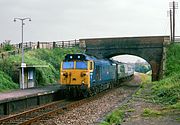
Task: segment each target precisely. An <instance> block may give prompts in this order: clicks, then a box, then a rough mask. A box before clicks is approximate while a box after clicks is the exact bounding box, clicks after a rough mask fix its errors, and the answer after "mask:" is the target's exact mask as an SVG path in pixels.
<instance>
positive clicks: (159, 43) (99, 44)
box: [80, 36, 170, 81]
mask: <svg viewBox="0 0 180 125" xmlns="http://www.w3.org/2000/svg"><path fill="white" fill-rule="evenodd" d="M169 43H170V40H169V36H148V37H120V38H92V39H80V47H81V48H83V49H84V50H85V52H86V54H89V55H93V56H96V57H98V58H111V57H113V56H117V55H123V54H129V55H135V56H139V57H141V58H143V59H145V60H146V61H147V62H148V63H149V64H150V65H151V68H152V80H153V81H156V80H159V79H160V78H161V77H162V74H163V71H164V60H165V58H166V57H165V56H166V52H165V51H166V49H165V47H166V45H168V44H169Z"/></svg>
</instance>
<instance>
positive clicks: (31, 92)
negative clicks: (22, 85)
mask: <svg viewBox="0 0 180 125" xmlns="http://www.w3.org/2000/svg"><path fill="white" fill-rule="evenodd" d="M59 89H60V85H59V84H54V85H48V86H43V87H37V88H29V89H23V90H21V89H19V90H13V91H11V92H0V103H4V102H8V101H13V100H18V99H24V98H29V97H34V96H37V95H45V94H49V93H54V92H56V91H58V90H59Z"/></svg>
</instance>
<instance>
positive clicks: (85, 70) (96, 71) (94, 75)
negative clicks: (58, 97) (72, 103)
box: [60, 53, 134, 97]
mask: <svg viewBox="0 0 180 125" xmlns="http://www.w3.org/2000/svg"><path fill="white" fill-rule="evenodd" d="M133 75H134V68H133V66H132V65H130V64H127V63H122V62H118V61H115V60H112V59H98V58H96V57H94V56H90V55H87V54H83V53H77V54H67V55H66V56H65V59H64V60H63V61H62V62H61V65H60V85H61V86H62V87H63V88H64V90H65V92H66V94H68V95H70V96H73V97H79V96H80V97H81V96H82V97H88V96H92V95H95V94H97V93H100V92H101V91H103V90H106V89H110V88H113V87H115V86H118V85H120V84H121V83H122V80H124V79H130V78H132V77H133Z"/></svg>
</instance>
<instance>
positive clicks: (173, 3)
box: [169, 1, 178, 42]
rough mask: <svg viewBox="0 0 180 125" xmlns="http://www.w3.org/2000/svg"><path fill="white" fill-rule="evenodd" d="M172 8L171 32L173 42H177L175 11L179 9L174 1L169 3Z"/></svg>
mask: <svg viewBox="0 0 180 125" xmlns="http://www.w3.org/2000/svg"><path fill="white" fill-rule="evenodd" d="M169 7H170V31H171V41H172V42H175V26H176V25H175V22H176V21H175V9H178V3H177V2H175V1H173V2H170V3H169Z"/></svg>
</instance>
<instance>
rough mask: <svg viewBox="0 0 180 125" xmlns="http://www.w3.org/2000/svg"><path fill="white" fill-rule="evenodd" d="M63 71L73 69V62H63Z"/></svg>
mask: <svg viewBox="0 0 180 125" xmlns="http://www.w3.org/2000/svg"><path fill="white" fill-rule="evenodd" d="M62 68H63V69H74V62H63V65H62Z"/></svg>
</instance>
